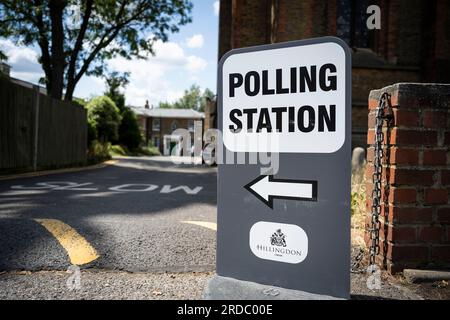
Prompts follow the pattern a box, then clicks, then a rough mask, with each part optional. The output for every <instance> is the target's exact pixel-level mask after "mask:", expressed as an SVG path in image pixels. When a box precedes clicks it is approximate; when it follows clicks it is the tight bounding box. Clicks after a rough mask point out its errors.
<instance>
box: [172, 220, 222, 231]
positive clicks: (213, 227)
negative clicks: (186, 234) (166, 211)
mask: <svg viewBox="0 0 450 320" xmlns="http://www.w3.org/2000/svg"><path fill="white" fill-rule="evenodd" d="M181 222H183V223H190V224H195V225H197V226H200V227H204V228H208V229H211V230H214V231H217V223H215V222H207V221H181Z"/></svg>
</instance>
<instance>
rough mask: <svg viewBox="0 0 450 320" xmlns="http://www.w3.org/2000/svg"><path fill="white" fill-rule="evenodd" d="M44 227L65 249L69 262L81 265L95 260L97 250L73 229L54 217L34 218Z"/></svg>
mask: <svg viewBox="0 0 450 320" xmlns="http://www.w3.org/2000/svg"><path fill="white" fill-rule="evenodd" d="M34 220H35V221H36V222H38V223H40V224H41V225H42V226H43V227H44V228H46V229H47V230H48V231H49V232H50V233H51V234H52V235H53V236H54V237H55V238H56V240H58V242H59V243H60V244H61V246H62V247H63V248H64V249H65V250H66V251H67V254H68V255H69V258H70V262H71V263H72V264H76V265H83V264H86V263H89V262H92V261H94V260H96V259H97V258H98V257H99V255H98V254H97V251H96V250H95V249H94V248H93V247H92V246H91V245H90V244H89V242H87V241H86V239H84V238H83V237H82V236H81V235H80V234H79V233H78V232H77V231H76V230H75V229H73V228H72V227H70V226H69V225H67V224H65V223H64V222H62V221H60V220H56V219H34Z"/></svg>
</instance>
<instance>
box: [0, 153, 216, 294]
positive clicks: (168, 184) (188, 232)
mask: <svg viewBox="0 0 450 320" xmlns="http://www.w3.org/2000/svg"><path fill="white" fill-rule="evenodd" d="M215 222H216V170H215V168H211V167H207V166H198V165H175V164H173V163H172V162H171V161H170V159H169V158H164V157H141V158H121V159H119V160H117V162H116V163H115V164H113V165H110V166H107V167H104V168H99V169H93V170H84V171H80V172H71V173H60V174H53V175H46V176H40V177H30V178H23V179H15V180H6V181H0V242H1V244H2V245H1V246H0V271H7V272H9V273H10V272H11V271H12V272H17V271H33V272H36V271H42V270H46V271H49V272H55V275H56V274H58V273H57V272H58V271H66V270H67V269H68V267H69V266H70V265H72V264H77V265H80V267H81V268H82V269H90V270H97V271H127V272H144V273H161V272H169V273H179V272H211V271H214V269H215V243H216V239H215V237H216V231H215V227H216V224H215ZM0 286H1V281H0Z"/></svg>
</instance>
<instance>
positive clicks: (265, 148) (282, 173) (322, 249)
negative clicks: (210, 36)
mask: <svg viewBox="0 0 450 320" xmlns="http://www.w3.org/2000/svg"><path fill="white" fill-rule="evenodd" d="M218 110H219V119H218V125H219V129H220V130H221V132H222V135H223V138H222V139H223V150H220V149H219V152H220V151H222V152H223V154H222V158H223V160H222V161H223V162H228V163H231V162H233V161H232V160H230V159H229V157H230V155H231V156H232V157H233V159H234V164H219V169H218V218H217V222H218V230H217V274H218V276H221V277H227V278H233V279H235V280H240V281H241V280H243V281H250V282H255V283H258V284H262V285H270V286H276V287H281V288H286V289H294V290H300V291H305V292H309V293H313V294H320V295H328V296H332V297H338V298H349V294H350V174H351V173H350V172H351V168H350V164H351V161H350V158H351V135H350V127H351V56H350V52H349V49H348V47H347V46H346V45H345V43H344V42H343V41H341V40H339V39H337V38H333V37H325V38H317V39H310V40H302V41H292V42H286V43H279V44H273V45H263V46H257V47H249V48H242V49H236V50H232V51H230V52H228V53H227V54H226V55H225V56H224V57H223V58H222V59H221V61H220V65H219V75H218ZM263 156H264V164H262V161H261V158H262V157H263ZM219 158H220V157H219ZM225 158H226V160H225ZM276 158H278V163H277V164H274V163H271V164H269V165H268V162H267V159H272V160H273V162H276V161H275V160H276ZM237 159H241V162H242V160H243V159H245V164H242V163H241V164H238V163H236V161H237ZM250 159H258V160H257V161H256V162H253V164H252V163H249V162H251V161H250ZM268 167H270V168H268Z"/></svg>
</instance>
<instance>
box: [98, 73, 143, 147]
mask: <svg viewBox="0 0 450 320" xmlns="http://www.w3.org/2000/svg"><path fill="white" fill-rule="evenodd" d="M128 76H129V74H128V73H127V72H125V73H122V74H119V73H118V72H116V71H114V72H111V74H109V75H108V76H107V77H106V92H105V96H107V97H109V98H110V99H111V100H112V101H114V103H115V104H116V106H117V107H118V108H119V110H120V115H121V117H122V121H121V122H120V126H119V137H118V139H117V141H116V142H119V143H120V144H121V145H124V146H126V147H127V148H128V150H131V151H133V150H135V149H137V148H138V147H139V145H140V144H141V142H142V137H141V131H140V129H139V124H138V122H137V118H136V115H135V114H134V112H133V110H131V109H130V108H128V107H126V106H125V95H124V94H123V93H122V91H121V90H120V89H121V88H125V87H126V85H127V84H128V82H129V81H128Z"/></svg>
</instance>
